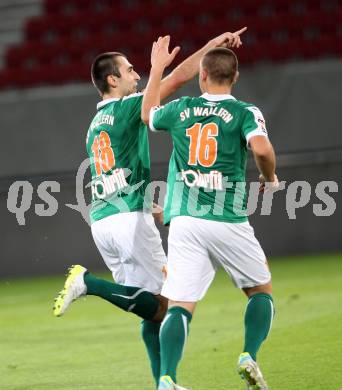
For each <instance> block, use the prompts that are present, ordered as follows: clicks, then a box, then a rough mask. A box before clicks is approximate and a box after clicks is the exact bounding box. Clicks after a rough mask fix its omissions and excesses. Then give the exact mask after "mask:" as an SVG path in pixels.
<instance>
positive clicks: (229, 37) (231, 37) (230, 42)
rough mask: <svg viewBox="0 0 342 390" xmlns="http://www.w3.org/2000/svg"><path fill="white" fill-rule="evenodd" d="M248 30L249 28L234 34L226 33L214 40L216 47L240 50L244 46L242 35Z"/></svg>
mask: <svg viewBox="0 0 342 390" xmlns="http://www.w3.org/2000/svg"><path fill="white" fill-rule="evenodd" d="M246 30H247V27H243V28H242V29H240V30H237V31H235V32H233V33H231V32H225V33H223V34H221V35H219V36H218V37H216V38H214V39H213V40H212V41H213V42H214V45H215V47H228V48H239V47H240V46H241V45H242V41H241V37H240V35H241V34H243V33H244V32H245V31H246Z"/></svg>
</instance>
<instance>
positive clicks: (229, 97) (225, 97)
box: [201, 92, 236, 102]
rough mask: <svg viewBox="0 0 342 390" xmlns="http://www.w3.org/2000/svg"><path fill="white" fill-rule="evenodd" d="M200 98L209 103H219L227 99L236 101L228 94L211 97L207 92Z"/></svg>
mask: <svg viewBox="0 0 342 390" xmlns="http://www.w3.org/2000/svg"><path fill="white" fill-rule="evenodd" d="M201 97H202V98H203V99H206V100H211V101H214V102H219V101H221V100H227V99H231V100H236V99H235V97H234V96H232V95H229V94H222V95H211V94H210V93H208V92H205V93H204V94H203V95H202V96H201Z"/></svg>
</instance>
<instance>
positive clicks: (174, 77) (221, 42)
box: [160, 27, 247, 100]
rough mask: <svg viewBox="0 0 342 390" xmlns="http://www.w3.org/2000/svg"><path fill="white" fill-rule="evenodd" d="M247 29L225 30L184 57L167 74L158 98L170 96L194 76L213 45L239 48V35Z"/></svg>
mask: <svg viewBox="0 0 342 390" xmlns="http://www.w3.org/2000/svg"><path fill="white" fill-rule="evenodd" d="M246 30H247V27H244V28H242V29H241V30H238V31H235V32H233V33H231V32H225V33H223V34H221V35H219V36H217V37H215V38H213V39H211V40H210V41H209V42H208V43H207V44H206V45H205V46H203V47H202V48H201V49H199V50H198V51H196V52H195V53H194V54H192V55H191V56H190V57H188V58H186V59H185V60H184V61H183V62H182V63H180V64H179V65H178V66H177V67H176V68H175V69H174V70H173V71H172V72H171V73H170V74H169V75H168V76H166V77H165V78H164V79H163V80H162V82H161V86H160V98H161V100H163V99H165V98H166V97H168V96H170V95H171V94H172V93H174V92H175V91H176V90H177V89H179V88H180V87H181V86H182V85H184V84H185V83H186V82H187V81H189V80H191V79H192V78H193V77H195V76H196V74H197V73H198V70H199V63H200V60H201V58H202V56H203V55H204V54H205V53H206V52H207V51H209V50H210V49H212V48H214V47H219V46H223V47H230V48H239V47H240V46H241V45H242V42H241V38H240V35H241V34H242V33H244V32H245V31H246ZM174 50H176V54H177V53H178V51H179V47H177V48H175V49H174Z"/></svg>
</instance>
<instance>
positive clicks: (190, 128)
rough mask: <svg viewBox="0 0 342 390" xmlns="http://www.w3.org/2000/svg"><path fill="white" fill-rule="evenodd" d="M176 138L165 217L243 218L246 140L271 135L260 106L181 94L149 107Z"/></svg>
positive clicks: (157, 126) (157, 124) (156, 126)
mask: <svg viewBox="0 0 342 390" xmlns="http://www.w3.org/2000/svg"><path fill="white" fill-rule="evenodd" d="M150 128H151V130H155V131H156V130H165V131H168V132H169V133H170V135H171V137H172V140H173V152H172V156H171V159H170V163H169V174H168V179H167V182H168V183H167V194H166V199H165V206H164V222H165V223H166V224H167V223H169V222H170V220H171V219H172V218H173V217H176V216H179V215H186V216H193V217H199V218H205V219H210V220H215V221H223V222H233V223H238V222H245V221H246V220H247V211H246V191H245V187H246V185H245V171H246V160H247V145H248V141H249V139H250V138H251V137H252V136H255V135H263V136H267V131H266V128H265V121H264V118H263V116H262V113H261V112H260V110H259V109H258V108H257V107H255V106H253V105H251V104H248V103H244V102H241V101H238V100H236V99H235V98H234V97H233V96H231V95H209V94H207V93H205V94H203V95H202V96H200V97H197V98H192V97H183V98H181V99H177V100H174V101H172V102H170V103H168V104H166V105H165V106H161V107H157V108H155V109H154V110H152V111H151V115H150Z"/></svg>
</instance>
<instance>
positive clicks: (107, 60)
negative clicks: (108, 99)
mask: <svg viewBox="0 0 342 390" xmlns="http://www.w3.org/2000/svg"><path fill="white" fill-rule="evenodd" d="M118 57H125V58H127V57H126V56H125V55H124V54H122V53H119V52H116V51H111V52H107V53H102V54H99V55H98V56H97V57H96V58H95V59H94V61H93V63H92V65H91V80H92V82H93V84H94V86H95V88H97V90H98V91H99V92H100V94H101V95H103V94H104V93H106V92H109V85H108V82H107V77H108V76H110V75H113V76H116V77H121V74H120V72H119V67H118V61H117V58H118Z"/></svg>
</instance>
